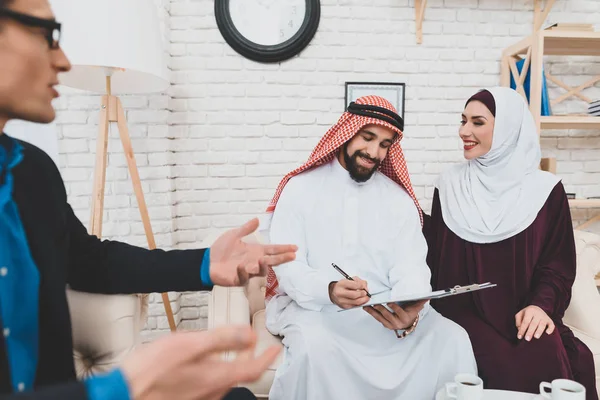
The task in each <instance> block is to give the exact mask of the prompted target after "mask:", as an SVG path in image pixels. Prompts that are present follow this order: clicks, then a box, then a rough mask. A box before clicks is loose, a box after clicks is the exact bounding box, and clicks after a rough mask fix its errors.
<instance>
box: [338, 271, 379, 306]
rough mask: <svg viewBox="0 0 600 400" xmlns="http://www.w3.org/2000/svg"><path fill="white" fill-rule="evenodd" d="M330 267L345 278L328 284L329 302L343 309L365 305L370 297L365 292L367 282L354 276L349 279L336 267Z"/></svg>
mask: <svg viewBox="0 0 600 400" xmlns="http://www.w3.org/2000/svg"><path fill="white" fill-rule="evenodd" d="M331 265H332V266H333V268H335V269H336V270H337V271H338V272H339V273H340V274H341V275H342V276H343V277H344V278H346V279H344V280H341V281H337V282H331V283H330V284H329V298H330V299H331V301H332V302H333V303H334V304H336V305H338V306H339V307H340V308H343V309H348V308H352V307H360V306H362V305H364V304H365V303H367V302H368V301H369V298H370V297H371V295H370V294H369V291H368V290H367V282H366V281H364V280H362V279H360V278H359V277H356V276H355V277H350V276H349V275H348V274H346V273H345V272H344V271H343V270H342V269H341V268H340V267H338V266H337V265H335V264H331Z"/></svg>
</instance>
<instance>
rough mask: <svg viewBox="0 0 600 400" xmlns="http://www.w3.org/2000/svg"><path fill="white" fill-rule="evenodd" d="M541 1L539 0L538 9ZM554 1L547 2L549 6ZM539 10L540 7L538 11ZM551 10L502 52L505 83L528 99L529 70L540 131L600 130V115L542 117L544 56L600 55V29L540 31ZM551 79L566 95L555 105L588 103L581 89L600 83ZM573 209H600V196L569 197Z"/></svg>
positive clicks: (532, 106) (598, 79)
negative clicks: (574, 83) (574, 99)
mask: <svg viewBox="0 0 600 400" xmlns="http://www.w3.org/2000/svg"><path fill="white" fill-rule="evenodd" d="M539 3H541V1H538V0H536V8H539ZM553 3H554V2H553V1H549V2H548V3H547V11H549V9H548V7H551V6H552V5H553ZM536 11H537V10H536ZM546 16H547V12H544V13H541V14H540V15H539V16H538V15H537V14H536V20H537V21H536V27H537V29H536V30H534V32H533V33H532V34H531V35H529V36H528V37H526V38H524V39H522V40H520V41H519V42H517V43H515V44H514V45H512V46H509V47H508V48H506V49H505V50H504V52H503V54H502V65H501V85H502V86H506V87H510V82H511V77H513V79H514V81H515V83H516V90H517V91H518V92H519V93H520V94H521V95H522V96H523V97H525V98H526V99H527V96H526V93H525V89H524V87H523V84H524V82H525V77H526V76H527V73H528V71H530V88H529V89H530V93H529V98H530V99H531V100H530V101H529V109H530V111H531V113H532V114H533V117H534V120H535V124H536V128H537V131H538V134H539V135H541V133H542V130H544V129H588V130H600V117H594V116H591V115H585V114H583V115H581V114H578V115H551V116H542V115H541V111H542V73H543V61H544V55H567V56H573V55H579V56H597V57H600V32H590V31H566V30H540V29H539V27H540V26H541V24H542V22H543V19H545V17H546ZM523 57H524V58H525V62H524V63H523V68H522V69H521V71H519V70H518V68H517V65H516V63H517V61H519V60H521V59H522V58H523ZM546 78H547V80H548V81H550V82H552V83H554V84H555V85H557V86H559V87H561V88H562V89H564V90H565V91H566V93H565V94H563V95H561V96H560V97H558V98H556V99H554V100H552V101H551V104H552V105H555V104H557V103H560V102H562V101H564V100H565V99H567V98H569V97H577V98H579V99H580V100H583V101H584V102H587V103H590V102H591V99H589V98H587V97H586V96H584V95H583V94H582V93H581V91H583V90H584V89H586V88H588V87H591V86H593V85H594V84H596V83H597V82H600V76H597V77H595V78H593V79H591V80H588V81H587V82H584V83H582V84H581V85H579V86H577V87H570V86H568V85H566V84H565V83H563V82H561V81H560V80H559V79H557V78H555V77H553V76H552V75H550V74H549V73H548V72H546ZM545 161H546V165H550V166H553V165H554V166H555V161H553V160H545ZM599 184H600V183H599ZM569 205H570V206H571V207H573V208H600V199H573V200H569ZM596 221H600V215H597V216H596V217H594V218H592V219H590V220H589V221H586V222H584V223H583V224H581V225H580V226H579V227H580V228H582V229H583V227H586V226H589V225H591V224H592V223H595V222H596Z"/></svg>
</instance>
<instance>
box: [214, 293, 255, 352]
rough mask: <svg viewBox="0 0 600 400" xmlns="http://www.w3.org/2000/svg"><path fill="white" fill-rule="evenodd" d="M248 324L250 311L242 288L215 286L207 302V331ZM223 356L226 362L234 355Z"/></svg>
mask: <svg viewBox="0 0 600 400" xmlns="http://www.w3.org/2000/svg"><path fill="white" fill-rule="evenodd" d="M249 324H250V310H249V306H248V299H246V295H245V294H244V288H242V287H234V288H226V287H222V286H215V287H214V288H213V290H212V293H211V296H210V298H209V300H208V329H213V328H216V327H219V326H223V325H249ZM223 356H224V358H225V359H226V360H232V359H233V358H234V357H235V354H233V353H230V352H226V353H225V354H224V355H223Z"/></svg>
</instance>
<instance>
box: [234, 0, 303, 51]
mask: <svg viewBox="0 0 600 400" xmlns="http://www.w3.org/2000/svg"><path fill="white" fill-rule="evenodd" d="M229 13H230V15H231V20H232V22H233V25H234V26H235V28H236V29H237V30H238V31H239V32H240V34H242V36H244V37H245V38H246V39H248V40H249V41H251V42H253V43H256V44H259V45H263V46H274V45H277V44H280V43H283V42H286V41H288V40H289V39H291V38H292V37H294V35H295V34H296V33H298V31H299V30H300V28H301V26H302V22H303V21H304V17H305V15H306V0H229Z"/></svg>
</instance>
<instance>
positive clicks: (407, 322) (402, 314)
mask: <svg viewBox="0 0 600 400" xmlns="http://www.w3.org/2000/svg"><path fill="white" fill-rule="evenodd" d="M425 303H427V300H421V301H419V302H417V303H413V304H410V305H405V306H404V307H400V306H399V305H398V304H396V303H388V305H387V306H388V307H389V308H391V309H392V311H393V312H390V311H389V310H388V309H387V308H385V307H384V306H382V305H379V304H378V305H375V306H368V307H364V308H363V310H365V311H366V312H368V313H369V314H371V316H372V317H373V318H375V319H376V320H377V321H379V322H381V323H382V324H383V326H385V327H386V328H388V329H391V330H393V331H396V330H400V329H407V328H409V327H410V326H411V325H412V324H413V323H414V322H415V320H416V319H417V315H419V311H421V309H422V308H423V306H424V305H425Z"/></svg>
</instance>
